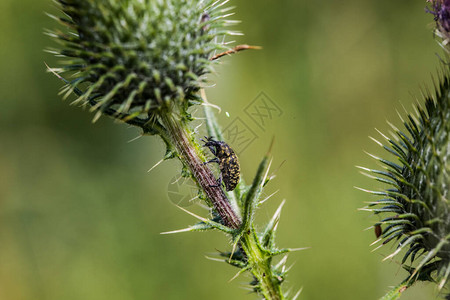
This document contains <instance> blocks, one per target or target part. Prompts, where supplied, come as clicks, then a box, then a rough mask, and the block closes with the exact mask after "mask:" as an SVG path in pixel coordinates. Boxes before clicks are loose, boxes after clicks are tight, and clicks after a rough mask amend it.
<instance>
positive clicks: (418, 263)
mask: <svg viewBox="0 0 450 300" xmlns="http://www.w3.org/2000/svg"><path fill="white" fill-rule="evenodd" d="M444 68H446V69H445V70H446V71H444V72H443V73H444V74H443V75H442V76H441V79H440V83H439V86H437V87H436V94H435V95H430V94H429V95H427V96H426V97H425V98H426V99H425V109H423V108H421V107H420V106H417V107H416V111H417V114H416V115H408V116H407V120H406V121H403V124H404V127H405V128H406V132H405V133H404V132H402V131H400V130H398V129H397V128H395V127H394V126H393V125H392V127H393V129H394V132H395V133H394V134H393V138H388V137H386V136H384V135H383V137H384V138H385V139H386V141H387V143H388V146H386V145H383V144H381V143H379V142H377V143H379V144H380V145H381V146H382V147H383V148H384V149H386V150H387V151H388V152H389V153H391V154H393V155H394V156H395V158H396V160H397V161H396V162H391V161H388V160H385V159H383V158H379V157H375V156H373V157H374V158H375V159H377V160H378V161H379V162H381V164H383V165H384V166H385V169H384V170H372V169H366V168H362V169H364V170H365V171H367V172H370V173H371V174H370V175H369V174H368V175H369V176H370V177H372V178H375V179H376V180H378V181H380V182H383V183H385V184H387V185H388V186H389V188H388V189H386V190H385V191H382V192H378V191H369V192H370V193H371V194H374V195H376V196H379V197H381V198H382V199H380V200H378V201H374V202H370V203H369V205H368V206H367V207H365V208H364V209H365V210H369V211H372V212H373V213H375V214H388V215H387V216H385V217H384V218H383V219H382V220H381V221H379V222H377V223H376V224H375V225H374V226H375V227H377V226H381V227H382V231H381V233H380V234H381V236H380V237H379V238H378V239H377V242H381V241H382V245H385V244H387V243H389V242H391V241H392V242H394V241H395V243H397V248H396V250H395V251H394V252H393V253H392V254H390V255H389V256H387V257H386V259H389V258H392V257H394V256H396V255H397V254H398V253H399V252H401V251H402V250H405V252H404V256H403V259H402V264H403V266H404V268H405V269H406V270H407V271H408V272H409V276H408V278H407V280H406V281H405V282H406V283H407V286H410V285H411V284H412V283H414V282H415V281H417V280H430V281H436V282H438V284H439V288H442V287H443V286H444V285H445V284H446V283H447V282H448V278H449V274H450V214H449V212H450V202H449V201H450V176H449V175H450V162H449V161H450V143H449V135H450V81H449V76H450V73H449V71H448V66H444ZM408 259H409V261H410V262H411V264H410V265H408V264H407V261H408Z"/></svg>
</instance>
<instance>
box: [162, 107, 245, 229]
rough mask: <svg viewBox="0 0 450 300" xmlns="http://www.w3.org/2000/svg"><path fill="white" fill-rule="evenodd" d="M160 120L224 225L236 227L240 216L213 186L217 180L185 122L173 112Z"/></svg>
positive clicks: (164, 115)
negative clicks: (204, 161) (205, 163)
mask: <svg viewBox="0 0 450 300" xmlns="http://www.w3.org/2000/svg"><path fill="white" fill-rule="evenodd" d="M160 117H161V122H162V124H163V126H164V127H165V128H166V130H167V132H168V135H169V137H170V139H171V142H172V144H173V146H174V147H175V149H176V150H177V152H178V154H179V157H180V160H181V161H182V162H183V164H184V165H185V166H187V167H188V168H189V170H190V171H191V172H192V174H193V176H194V178H195V180H196V181H197V183H198V185H199V186H200V188H201V189H202V190H203V191H204V192H205V194H206V195H207V197H208V199H209V200H210V201H211V203H212V204H213V206H214V208H215V209H216V211H217V213H218V214H219V215H220V217H221V218H222V221H223V222H224V225H226V226H228V227H229V228H232V229H238V228H239V227H240V225H241V223H242V221H241V218H240V217H239V216H238V214H237V213H236V212H235V211H234V210H233V208H232V206H231V205H230V202H229V201H228V199H227V196H226V195H225V193H224V191H223V190H222V188H218V187H215V186H214V185H217V180H216V178H215V176H214V174H213V172H212V171H211V170H210V169H209V168H208V167H207V166H206V165H204V164H203V160H202V159H201V158H200V157H201V156H202V154H201V152H200V149H199V147H198V145H197V144H196V143H195V142H194V141H193V139H192V134H191V132H190V131H189V129H188V126H187V125H186V124H183V123H182V121H181V120H178V119H175V117H174V115H173V114H161V116H160Z"/></svg>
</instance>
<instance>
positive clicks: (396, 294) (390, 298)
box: [380, 277, 412, 300]
mask: <svg viewBox="0 0 450 300" xmlns="http://www.w3.org/2000/svg"><path fill="white" fill-rule="evenodd" d="M411 285H412V282H411V281H410V280H409V277H408V278H406V279H405V280H404V281H402V282H401V283H400V284H399V285H397V286H396V287H394V288H393V289H392V290H391V291H389V292H388V293H387V294H386V295H384V296H383V297H382V298H380V300H395V299H399V298H400V296H401V295H402V293H403V292H404V291H405V290H406V289H407V288H409V287H410V286H411Z"/></svg>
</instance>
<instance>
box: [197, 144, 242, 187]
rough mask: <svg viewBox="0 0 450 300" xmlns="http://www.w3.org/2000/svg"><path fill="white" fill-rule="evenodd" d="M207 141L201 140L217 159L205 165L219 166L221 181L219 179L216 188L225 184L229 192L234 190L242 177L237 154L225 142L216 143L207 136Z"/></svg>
mask: <svg viewBox="0 0 450 300" xmlns="http://www.w3.org/2000/svg"><path fill="white" fill-rule="evenodd" d="M205 139H206V140H203V139H202V140H201V141H202V142H204V143H205V144H204V145H203V147H208V148H209V150H211V152H212V154H214V155H215V156H216V157H215V158H213V159H211V160H210V161H207V162H204V163H203V164H205V165H206V164H208V163H218V164H219V169H220V175H219V179H217V185H215V186H220V185H221V184H222V182H223V183H224V184H225V188H226V190H227V191H232V190H234V189H235V188H236V185H237V184H238V183H239V178H240V176H241V172H240V168H239V161H238V158H237V156H236V153H234V151H233V149H231V147H230V146H228V144H226V143H225V142H222V141H215V140H213V138H212V137H209V138H208V137H206V136H205Z"/></svg>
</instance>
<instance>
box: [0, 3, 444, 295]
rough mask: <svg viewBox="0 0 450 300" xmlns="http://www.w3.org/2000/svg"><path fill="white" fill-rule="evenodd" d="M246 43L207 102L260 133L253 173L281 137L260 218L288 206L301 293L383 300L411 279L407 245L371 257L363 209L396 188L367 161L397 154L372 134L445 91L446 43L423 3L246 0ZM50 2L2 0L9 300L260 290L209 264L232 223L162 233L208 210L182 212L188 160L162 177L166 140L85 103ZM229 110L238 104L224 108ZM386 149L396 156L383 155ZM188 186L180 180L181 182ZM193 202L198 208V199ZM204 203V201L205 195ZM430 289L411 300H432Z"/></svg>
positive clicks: (416, 291) (286, 227) (2, 270)
mask: <svg viewBox="0 0 450 300" xmlns="http://www.w3.org/2000/svg"><path fill="white" fill-rule="evenodd" d="M231 4H232V5H236V6H237V8H236V10H235V12H236V16H235V18H236V19H239V20H242V23H241V24H239V25H238V26H237V27H236V29H239V30H241V31H242V32H244V33H245V36H243V37H238V38H237V42H238V43H249V44H255V45H260V46H262V47H263V48H264V49H263V50H261V51H248V52H243V53H240V54H238V55H235V56H233V57H227V58H225V59H223V62H224V63H223V64H222V65H221V66H219V67H218V68H217V74H215V75H213V76H211V80H212V81H213V82H214V83H215V86H214V87H211V88H208V90H207V92H208V98H209V101H210V102H213V103H215V104H217V105H219V106H221V107H222V112H221V113H220V114H219V119H220V122H221V124H222V125H223V126H224V127H226V126H227V125H229V124H231V123H232V122H233V121H234V120H235V119H236V118H239V119H240V121H241V122H242V123H244V124H246V126H248V128H250V129H251V130H252V131H253V134H254V136H256V138H255V139H254V140H253V142H252V143H251V144H249V145H248V147H247V148H245V149H244V150H243V151H241V153H240V157H239V158H240V161H241V165H242V172H243V174H244V178H245V179H246V180H247V181H250V180H251V179H252V176H253V175H254V173H255V170H256V167H257V165H258V162H259V159H260V158H261V157H262V155H263V154H264V153H265V151H266V150H267V148H268V146H269V144H270V141H271V139H272V137H275V140H276V142H275V146H274V149H273V154H274V163H273V166H274V169H275V168H276V167H277V166H279V165H280V164H281V163H282V162H283V161H286V163H285V164H284V165H283V166H282V167H281V168H280V169H279V171H278V172H277V175H278V176H277V178H276V179H275V180H274V181H273V182H272V183H271V184H270V186H269V188H268V190H267V194H270V193H271V192H273V191H275V190H278V189H279V190H280V191H279V192H278V194H276V196H274V197H273V198H272V200H270V201H269V202H267V204H265V205H264V206H263V207H262V208H261V209H260V211H259V214H258V222H259V223H260V224H264V222H265V221H266V220H267V218H268V217H269V216H270V215H271V214H272V213H273V211H274V210H275V209H276V207H277V205H279V203H280V202H281V201H282V200H283V199H286V200H287V202H286V205H285V208H284V212H283V213H282V218H281V223H280V226H279V233H278V245H279V246H281V247H311V249H309V250H306V251H302V252H299V253H293V254H291V255H290V256H289V261H290V262H291V263H294V266H293V268H292V270H291V272H290V274H289V276H288V278H287V282H286V283H285V285H284V287H285V288H294V289H298V288H301V287H303V292H302V297H301V299H307V300H322V299H377V298H379V297H380V296H381V295H383V294H384V293H385V292H386V291H387V290H388V287H389V286H392V285H395V284H397V283H399V282H400V281H401V280H403V279H404V277H405V276H406V273H405V271H403V270H402V269H401V267H400V266H399V263H398V260H399V258H396V259H394V260H392V261H387V262H381V260H382V258H383V255H385V254H388V253H390V251H392V248H391V246H389V245H388V246H386V247H385V248H383V249H381V250H379V251H376V252H371V249H372V248H371V247H369V244H370V243H371V242H372V241H374V239H375V237H374V233H373V231H372V230H369V231H363V229H364V228H367V227H369V226H370V225H371V222H373V221H375V220H376V218H374V217H372V216H370V214H369V213H365V212H358V211H357V209H358V208H359V207H362V206H364V201H369V200H371V199H372V198H371V197H370V196H369V195H367V194H364V193H363V192H361V191H358V190H356V189H355V188H354V186H359V187H365V188H375V189H380V188H381V187H382V185H381V184H377V183H375V182H374V181H372V180H370V179H368V178H365V177H364V176H362V175H361V174H359V172H358V170H357V169H356V168H355V165H363V166H369V167H375V166H376V163H375V162H374V161H373V160H372V159H370V158H369V157H368V156H367V155H366V154H365V153H364V151H368V152H371V153H374V154H382V153H383V151H382V150H381V149H380V147H378V146H377V145H376V144H375V143H373V142H372V141H370V139H369V138H368V136H369V135H370V136H375V137H377V138H379V135H378V133H377V132H376V130H375V128H377V129H380V130H381V131H383V132H388V131H389V127H388V125H387V124H386V120H390V121H391V122H392V123H394V124H396V125H400V124H401V122H400V120H399V118H398V116H397V112H396V110H399V111H403V108H402V106H405V107H406V108H407V109H408V110H411V109H410V108H411V103H413V102H414V101H415V97H416V96H420V90H421V87H427V86H428V87H429V86H431V74H434V73H436V69H437V68H438V66H439V59H438V57H437V56H436V54H439V53H440V50H439V47H438V46H437V44H436V42H435V41H434V40H433V35H432V33H431V26H430V25H431V24H432V19H433V18H432V16H431V15H429V14H426V13H425V12H424V7H425V5H426V2H425V1H406V0H397V1H388V0H377V1H374V0H347V1H331V0H324V1H320V3H318V2H315V1H304V0H301V1H299V0H295V1H294V0H287V1H268V0H260V1H237V0H232V1H231ZM44 12H55V8H54V5H53V4H52V2H51V1H50V0H48V1H47V0H39V1H37V0H21V1H15V0H1V1H0V44H1V46H0V99H1V109H0V124H1V125H0V299H2V300H3V299H5V300H22V299H23V300H36V299H49V300H53V299H54V300H56V299H58V300H60V299H64V300H71V299H74V300H75V299H77V300H78V299H83V300H90V299H92V300H94V299H95V300H101V299H108V300H116V299H117V300H127V299H133V300H139V299H212V298H213V299H217V300H220V299H223V300H225V299H256V296H255V295H251V294H249V291H248V290H246V283H247V282H249V281H250V278H248V277H246V276H241V277H240V278H238V279H236V280H234V281H233V282H228V281H229V279H230V278H231V277H232V276H233V275H234V274H235V272H236V271H237V270H236V269H234V268H232V267H231V266H228V265H226V264H223V263H218V262H214V261H210V260H207V259H206V258H205V256H211V255H212V253H214V252H215V251H216V249H219V250H228V249H229V244H228V240H227V238H226V237H225V236H223V235H222V234H221V233H218V232H208V233H184V234H179V235H169V236H167V235H160V232H163V231H168V230H173V229H179V228H184V227H185V226H187V225H189V224H193V223H194V222H195V220H194V219H193V218H192V217H190V216H188V215H186V214H185V213H183V212H182V211H180V210H179V209H178V208H176V207H175V206H174V205H173V202H174V201H173V199H172V200H171V199H169V197H168V189H169V190H170V186H169V182H170V181H171V180H173V178H176V176H178V175H179V173H180V166H179V163H178V162H176V161H170V162H165V163H164V164H162V165H160V166H158V167H157V168H155V169H154V170H153V171H152V172H150V173H147V170H148V169H149V168H150V167H151V166H152V165H154V164H155V163H156V162H157V161H158V160H160V158H161V157H162V155H163V154H164V147H163V143H162V142H161V141H160V140H159V139H158V138H157V137H144V138H140V139H137V140H135V141H132V142H129V141H130V140H132V139H133V138H135V137H137V136H138V135H139V131H138V130H137V129H134V128H128V127H127V126H125V125H122V124H115V123H114V122H112V120H110V119H108V118H102V119H100V121H98V122H97V123H95V124H92V123H91V120H92V117H93V115H92V114H89V113H88V112H87V111H83V110H82V109H80V108H77V107H74V106H69V105H68V104H69V103H70V101H62V100H61V97H59V96H58V95H57V92H58V89H59V87H60V86H61V82H59V81H58V80H57V79H56V78H55V77H54V76H52V75H50V74H48V73H46V72H45V66H44V62H47V63H49V64H50V65H52V63H54V62H55V59H54V58H53V57H52V56H51V55H50V54H47V53H44V52H43V49H44V48H45V47H48V46H54V45H55V44H54V43H53V42H52V41H50V39H49V38H48V37H46V36H45V35H44V34H43V31H44V29H45V28H54V27H55V26H56V25H55V23H54V22H53V21H52V20H51V19H50V18H48V17H47V16H46V15H45V13H44ZM261 92H264V93H265V94H266V95H267V97H269V99H270V100H271V101H272V102H273V103H276V105H277V106H278V107H279V109H280V113H279V114H276V115H273V116H272V117H271V118H269V119H266V120H265V125H264V126H263V127H259V126H257V124H256V123H255V122H254V121H253V120H252V119H251V118H250V117H249V115H247V114H246V113H245V111H244V110H245V108H246V107H247V106H248V105H249V104H250V103H252V101H253V100H254V99H256V97H257V96H258V95H259V94H260V93H261ZM225 112H227V113H228V115H229V117H228V116H227V114H226V113H225ZM383 155H384V154H383ZM177 188H178V187H177ZM188 204H189V203H187V204H186V205H188ZM191 206H192V207H194V206H195V205H194V204H193V205H191ZM435 297H436V291H435V290H434V288H433V287H432V286H430V285H427V284H418V285H417V286H415V287H414V288H412V289H410V290H408V291H407V292H406V293H405V295H404V297H403V298H402V299H405V300H406V299H409V300H413V299H434V298H435Z"/></svg>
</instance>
